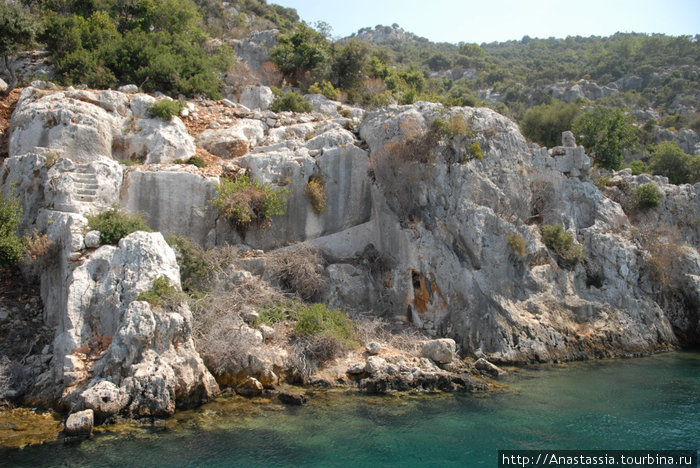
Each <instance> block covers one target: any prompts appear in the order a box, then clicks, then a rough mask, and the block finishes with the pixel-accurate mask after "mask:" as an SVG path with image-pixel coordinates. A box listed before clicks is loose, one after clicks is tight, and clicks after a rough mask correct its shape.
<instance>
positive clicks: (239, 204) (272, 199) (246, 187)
mask: <svg viewBox="0 0 700 468" xmlns="http://www.w3.org/2000/svg"><path fill="white" fill-rule="evenodd" d="M216 190H217V192H219V196H218V198H216V199H215V200H213V202H212V203H214V206H216V208H217V209H218V210H219V213H220V214H221V215H223V216H226V217H227V218H229V219H230V220H231V221H233V222H234V223H235V224H236V225H237V226H238V227H239V228H240V229H242V230H245V229H247V228H248V226H250V225H251V224H253V223H256V224H260V225H262V226H265V225H267V224H269V222H270V218H271V217H272V216H274V215H282V214H284V213H285V212H286V211H287V197H286V195H287V194H289V193H291V192H290V191H289V190H287V189H277V190H275V189H273V188H272V187H270V186H269V185H265V184H261V183H259V182H258V181H256V180H250V177H249V176H248V175H243V176H239V177H238V178H237V179H235V180H234V179H229V178H226V177H222V178H221V179H220V182H219V185H218V186H217V187H216Z"/></svg>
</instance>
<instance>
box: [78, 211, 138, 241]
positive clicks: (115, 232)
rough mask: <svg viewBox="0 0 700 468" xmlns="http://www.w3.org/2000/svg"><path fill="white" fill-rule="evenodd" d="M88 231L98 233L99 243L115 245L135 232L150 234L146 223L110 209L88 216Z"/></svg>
mask: <svg viewBox="0 0 700 468" xmlns="http://www.w3.org/2000/svg"><path fill="white" fill-rule="evenodd" d="M87 219H88V229H90V230H94V231H100V243H101V244H111V245H116V244H117V243H119V240H120V239H121V238H123V237H126V236H128V235H129V234H131V233H132V232H135V231H146V232H151V228H150V227H148V224H146V221H144V220H143V218H141V216H139V215H137V214H135V213H124V212H123V211H121V210H119V209H117V208H112V209H109V210H107V211H103V212H102V213H100V214H98V215H96V216H88V217H87Z"/></svg>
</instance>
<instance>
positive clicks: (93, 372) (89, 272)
mask: <svg viewBox="0 0 700 468" xmlns="http://www.w3.org/2000/svg"><path fill="white" fill-rule="evenodd" d="M66 216H67V215H60V216H59V217H58V219H57V220H56V222H54V223H53V224H52V225H51V226H52V228H53V229H52V230H51V231H50V235H51V238H52V239H53V240H54V242H56V243H57V244H58V245H60V246H61V247H62V255H63V256H64V257H67V256H69V255H70V253H71V252H75V251H76V250H77V251H80V248H81V247H80V246H76V241H75V236H76V234H74V233H73V231H74V230H73V229H72V227H71V226H73V225H77V226H80V225H81V221H80V217H79V216H78V215H74V216H73V217H68V218H66ZM76 216H78V217H76ZM83 222H84V221H83ZM54 226H55V227H54ZM69 239H70V244H68V243H67V242H68V240H69ZM64 262H65V261H63V262H59V264H58V265H56V266H55V267H54V268H53V269H52V270H51V271H46V272H44V274H43V275H42V291H46V294H45V299H44V301H45V304H46V315H47V318H48V320H49V321H51V322H53V323H55V324H56V327H57V334H56V338H55V340H54V344H53V347H54V359H53V364H52V369H51V371H49V373H47V374H45V375H43V376H42V377H41V378H40V379H39V380H40V384H39V385H38V388H37V392H38V393H39V394H40V395H44V396H45V397H48V398H60V399H61V400H62V401H63V404H64V405H65V406H68V407H72V408H76V409H80V408H81V407H88V408H91V409H92V410H94V411H95V412H96V413H97V414H98V416H99V417H100V419H103V418H104V417H106V416H107V415H108V414H117V413H121V414H128V415H132V416H166V415H169V414H172V413H173V412H174V411H175V408H176V406H190V405H192V404H197V403H199V402H201V401H203V400H206V399H207V398H210V397H211V396H213V395H215V394H216V393H217V392H218V387H217V385H216V382H215V381H214V378H213V377H212V376H211V374H210V373H209V371H208V370H207V369H206V367H205V366H204V363H203V362H202V360H201V358H200V357H199V354H198V353H197V351H196V350H195V348H194V343H193V341H192V337H191V320H192V317H191V313H190V311H189V309H188V308H187V306H186V305H185V304H184V303H181V304H178V305H173V306H169V307H155V308H152V307H151V306H150V305H149V304H148V303H146V302H140V301H137V300H136V299H137V296H138V295H139V293H141V292H143V291H146V290H148V289H150V287H151V284H152V283H153V281H154V280H155V279H156V278H159V277H165V278H168V279H169V280H170V282H171V283H172V284H174V285H176V286H177V285H179V268H178V266H177V263H176V261H175V254H174V253H173V251H172V249H171V248H170V247H169V246H168V245H167V244H166V243H165V241H164V240H163V237H162V235H161V234H159V233H144V232H136V233H133V234H131V235H129V236H127V237H125V238H124V239H122V240H121V241H120V243H119V246H118V247H115V246H102V247H100V248H98V249H97V250H95V251H93V252H85V253H84V254H83V257H82V258H81V259H80V260H79V261H78V262H77V263H70V264H68V263H67V262H65V263H64ZM52 395H53V396H52Z"/></svg>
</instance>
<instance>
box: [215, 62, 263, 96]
mask: <svg viewBox="0 0 700 468" xmlns="http://www.w3.org/2000/svg"><path fill="white" fill-rule="evenodd" d="M260 81H261V77H260V75H259V74H258V72H256V71H255V70H253V69H252V68H250V66H249V65H248V62H246V61H244V60H239V61H238V62H236V64H235V65H234V66H233V67H232V68H231V69H230V70H229V71H227V72H226V75H225V76H224V82H225V83H226V84H227V85H229V86H231V87H233V88H234V89H236V90H237V91H238V92H240V91H241V90H242V89H243V88H244V87H245V86H250V85H255V84H258V83H260Z"/></svg>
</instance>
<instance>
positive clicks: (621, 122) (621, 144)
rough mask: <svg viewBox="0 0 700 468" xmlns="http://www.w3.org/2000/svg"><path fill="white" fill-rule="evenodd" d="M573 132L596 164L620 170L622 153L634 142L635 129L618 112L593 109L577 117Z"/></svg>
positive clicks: (629, 121)
mask: <svg viewBox="0 0 700 468" xmlns="http://www.w3.org/2000/svg"><path fill="white" fill-rule="evenodd" d="M572 131H573V132H574V135H575V136H576V139H577V140H578V142H579V143H580V144H582V145H583V146H584V147H585V148H586V151H587V152H588V153H589V154H590V155H592V156H593V157H594V158H595V162H596V164H597V165H599V166H602V167H604V168H606V169H614V170H617V169H619V168H620V165H621V164H622V159H623V156H622V152H623V151H624V150H625V149H629V148H631V147H633V146H634V144H635V143H636V141H637V134H636V132H635V127H634V125H633V124H632V122H631V120H630V118H629V117H628V116H626V115H625V114H624V113H623V112H622V110H621V109H612V110H611V109H606V108H604V107H596V108H595V109H593V110H591V111H588V112H585V113H583V114H581V115H579V116H578V117H576V119H575V120H574V122H573V124H572Z"/></svg>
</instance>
